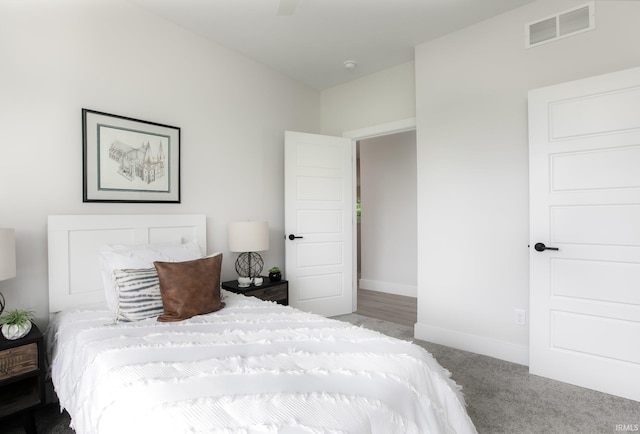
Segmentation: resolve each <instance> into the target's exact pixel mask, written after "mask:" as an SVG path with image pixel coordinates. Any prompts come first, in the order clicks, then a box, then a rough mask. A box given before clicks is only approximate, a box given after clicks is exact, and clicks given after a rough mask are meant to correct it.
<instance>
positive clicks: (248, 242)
mask: <svg viewBox="0 0 640 434" xmlns="http://www.w3.org/2000/svg"><path fill="white" fill-rule="evenodd" d="M229 250H231V251H232V252H240V255H238V259H236V273H238V276H240V277H250V278H253V277H258V276H260V273H262V268H263V267H264V261H263V260H262V257H261V256H260V255H259V254H258V253H256V252H261V251H264V250H269V225H268V224H267V222H251V221H248V222H233V223H229Z"/></svg>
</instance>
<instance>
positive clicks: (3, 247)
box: [0, 228, 16, 315]
mask: <svg viewBox="0 0 640 434" xmlns="http://www.w3.org/2000/svg"><path fill="white" fill-rule="evenodd" d="M12 277H16V232H15V230H14V229H7V228H0V280H7V279H11V278H12ZM2 311H4V296H3V295H2V293H1V292H0V315H1V314H2Z"/></svg>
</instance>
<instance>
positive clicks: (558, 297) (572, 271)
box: [529, 68, 640, 400]
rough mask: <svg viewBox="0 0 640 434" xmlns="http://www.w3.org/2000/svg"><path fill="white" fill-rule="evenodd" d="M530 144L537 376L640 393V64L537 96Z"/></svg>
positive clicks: (532, 360) (633, 395)
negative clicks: (636, 66) (637, 66)
mask: <svg viewBox="0 0 640 434" xmlns="http://www.w3.org/2000/svg"><path fill="white" fill-rule="evenodd" d="M529 147H530V149H529V153H530V168H529V170H530V172H529V176H530V219H531V221H530V223H531V238H530V242H531V252H530V267H531V269H530V291H531V292H530V319H531V322H530V354H529V369H530V372H531V373H533V374H537V375H542V376H545V377H549V378H553V379H556V380H560V381H564V382H568V383H573V384H576V385H579V386H583V387H587V388H591V389H595V390H599V391H602V392H606V393H610V394H614V395H618V396H622V397H626V398H630V399H634V400H640V68H634V69H630V70H625V71H621V72H617V73H612V74H606V75H602V76H597V77H592V78H589V79H584V80H579V81H575V82H571V83H565V84H561V85H557V86H551V87H547V88H543V89H537V90H533V91H531V92H530V93H529ZM538 243H542V244H544V245H545V246H546V247H547V248H549V247H551V248H554V249H557V250H549V249H547V250H544V249H543V246H541V245H539V244H538ZM536 244H538V246H537V247H538V249H535V248H534V246H535V245H536Z"/></svg>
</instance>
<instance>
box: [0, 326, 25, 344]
mask: <svg viewBox="0 0 640 434" xmlns="http://www.w3.org/2000/svg"><path fill="white" fill-rule="evenodd" d="M30 331H31V321H29V322H27V323H25V324H21V325H17V324H3V325H2V336H4V337H5V338H7V339H9V340H10V341H13V340H16V339H20V338H22V337H25V336H26V335H27V334H29V332H30Z"/></svg>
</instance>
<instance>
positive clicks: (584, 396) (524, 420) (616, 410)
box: [0, 314, 640, 434]
mask: <svg viewBox="0 0 640 434" xmlns="http://www.w3.org/2000/svg"><path fill="white" fill-rule="evenodd" d="M336 319H339V320H341V321H347V322H350V323H352V324H356V325H361V326H363V327H367V328H370V329H373V330H377V331H379V332H382V333H384V334H386V335H389V336H393V337H396V338H399V339H404V340H413V341H414V342H415V343H416V344H417V345H420V346H422V347H424V348H426V349H427V350H428V351H429V352H430V353H431V354H433V355H434V357H435V358H436V359H437V360H438V362H439V363H440V364H441V365H442V366H443V367H444V368H446V369H448V370H449V371H450V372H451V373H452V377H453V379H454V380H455V381H456V383H458V384H459V385H461V386H462V387H463V392H464V395H465V398H466V401H467V405H468V411H469V416H471V419H472V420H473V422H474V424H475V426H476V428H477V430H478V432H479V433H480V434H485V433H486V434H500V433H505V434H506V433H518V434H527V433H531V434H554V433H580V434H601V433H616V432H623V431H629V430H631V431H638V428H636V427H638V426H640V402H636V401H631V400H627V399H622V398H618V397H615V396H611V395H606V394H603V393H598V392H594V391H592V390H588V389H583V388H580V387H576V386H571V385H569V384H565V383H559V382H556V381H553V380H548V379H546V378H542V377H537V376H534V375H529V373H528V370H527V367H526V366H521V365H517V364H514V363H509V362H505V361H502V360H498V359H494V358H491V357H486V356H481V355H478V354H474V353H468V352H466V351H460V350H455V349H452V348H449V347H445V346H442V345H436V344H432V343H429V342H423V341H418V340H414V339H413V338H412V336H413V328H412V327H408V326H403V325H400V324H394V323H391V322H387V321H382V320H379V319H374V318H368V317H364V316H361V315H357V314H350V315H342V316H339V317H336ZM35 415H36V426H37V429H38V433H39V434H73V433H74V431H73V430H72V429H70V428H69V427H68V426H69V416H68V415H67V414H66V413H62V414H61V413H60V411H59V409H58V406H57V405H56V404H50V405H47V406H44V407H43V408H40V409H38V410H37V411H36V412H35ZM634 428H635V429H634ZM0 432H1V433H3V434H19V433H23V432H24V431H23V430H22V428H21V425H20V420H19V419H5V420H3V421H0ZM390 434H392V433H390ZM393 434H400V433H393Z"/></svg>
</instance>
